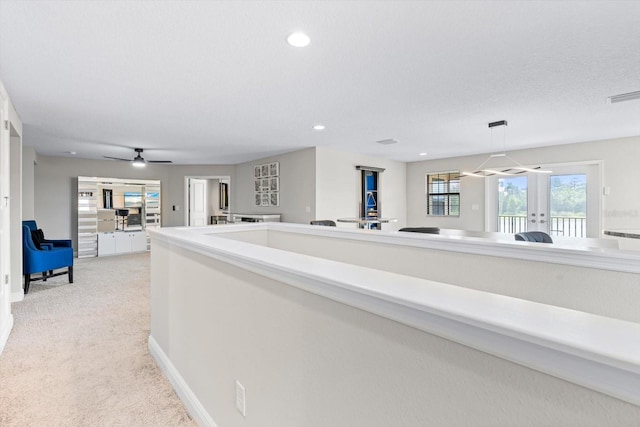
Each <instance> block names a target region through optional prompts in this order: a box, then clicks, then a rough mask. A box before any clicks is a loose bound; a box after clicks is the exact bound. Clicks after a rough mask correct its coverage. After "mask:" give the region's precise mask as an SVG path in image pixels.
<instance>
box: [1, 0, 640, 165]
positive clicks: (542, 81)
mask: <svg viewBox="0 0 640 427" xmlns="http://www.w3.org/2000/svg"><path fill="white" fill-rule="evenodd" d="M294 30H304V31H305V32H306V33H307V34H308V35H309V36H310V37H311V44H310V45H309V46H308V47H307V48H303V49H300V48H293V47H291V46H289V45H288V44H287V43H286V42H285V38H286V37H287V35H288V34H289V33H291V32H292V31H294ZM0 79H1V80H2V81H3V82H4V84H5V86H6V87H7V90H8V91H9V94H10V96H11V97H12V100H13V102H14V104H15V106H16V109H17V110H18V114H19V115H20V116H21V118H22V121H23V123H24V125H25V135H24V136H25V144H26V145H31V146H33V147H35V148H36V151H37V152H38V153H41V154H46V155H65V152H67V151H76V152H77V153H78V154H77V155H78V157H83V158H101V156H103V155H106V156H115V157H127V158H132V157H133V155H134V153H133V150H132V148H133V147H142V148H144V149H145V153H144V155H145V158H147V159H149V160H164V159H170V160H173V161H174V162H176V163H183V164H204V163H211V164H223V163H238V162H243V161H249V160H253V159H257V158H260V157H265V156H267V155H271V154H277V153H282V152H286V151H291V150H295V149H300V148H304V147H311V146H316V145H317V146H330V147H335V148H337V149H341V150H347V151H357V152H361V153H364V154H369V155H374V156H381V157H387V158H391V159H396V160H402V161H416V160H424V159H428V158H441V157H450V156H459V155H465V154H475V153H481V152H488V151H493V150H498V149H502V137H503V135H502V130H500V131H499V132H500V137H499V138H497V137H496V135H495V134H494V138H493V139H491V137H490V132H489V129H488V128H487V123H488V122H491V121H496V120H501V119H506V120H508V122H509V126H508V128H507V129H506V146H507V149H515V148H520V147H535V146H543V145H555V144H563V143H572V142H580V141H589V140H596V139H604V138H614V137H624V136H631V135H640V101H631V102H626V103H620V104H612V105H609V104H607V103H606V97H607V96H610V95H615V94H619V93H625V92H632V91H638V90H640V1H625V2H622V1H603V2H599V1H581V2H571V1H563V2H552V1H543V2H538V1H526V2H524V1H523V2H519V1H510V2H505V1H498V2H489V1H469V2H453V1H451V2H437V1H430V2H415V1H414V2H397V1H393V2H392V1H375V2H374V1H367V2H358V1H350V2H338V1H332V2H329V1H327V2H312V1H307V2H293V1H291V2H278V1H262V2H252V1H237V2H236V1H234V2H231V1H216V2H206V1H14V0H0ZM316 123H322V124H324V125H326V130H325V131H323V132H318V131H314V130H313V129H312V126H313V125H314V124H316ZM389 138H394V139H397V140H398V141H400V143H399V144H394V145H380V144H376V143H375V141H378V140H383V139H389ZM498 139H499V142H496V141H497V140H498ZM420 152H427V153H428V156H426V157H420V156H418V153H420Z"/></svg>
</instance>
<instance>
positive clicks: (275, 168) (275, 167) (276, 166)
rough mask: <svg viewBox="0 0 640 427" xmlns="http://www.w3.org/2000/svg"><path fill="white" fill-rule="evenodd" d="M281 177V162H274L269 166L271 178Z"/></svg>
mask: <svg viewBox="0 0 640 427" xmlns="http://www.w3.org/2000/svg"><path fill="white" fill-rule="evenodd" d="M278 175H280V162H274V163H270V164H269V176H278Z"/></svg>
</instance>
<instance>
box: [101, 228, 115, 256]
mask: <svg viewBox="0 0 640 427" xmlns="http://www.w3.org/2000/svg"><path fill="white" fill-rule="evenodd" d="M115 234H116V233H98V256H105V255H114V254H115V253H116V236H115Z"/></svg>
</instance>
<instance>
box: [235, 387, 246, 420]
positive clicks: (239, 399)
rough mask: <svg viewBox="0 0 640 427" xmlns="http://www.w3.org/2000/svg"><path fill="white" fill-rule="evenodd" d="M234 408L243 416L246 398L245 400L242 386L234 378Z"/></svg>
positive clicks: (244, 414)
mask: <svg viewBox="0 0 640 427" xmlns="http://www.w3.org/2000/svg"><path fill="white" fill-rule="evenodd" d="M236 408H237V409H238V411H239V412H240V413H241V414H242V416H243V417H245V416H246V413H245V411H246V400H245V392H244V387H243V386H242V384H240V381H237V380H236Z"/></svg>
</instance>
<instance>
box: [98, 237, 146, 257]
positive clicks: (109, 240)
mask: <svg viewBox="0 0 640 427" xmlns="http://www.w3.org/2000/svg"><path fill="white" fill-rule="evenodd" d="M146 250H147V233H146V232H144V231H120V232H117V231H116V232H113V233H99V234H98V256H106V255H118V254H126V253H129V252H144V251H146Z"/></svg>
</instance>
